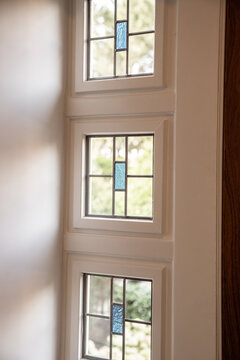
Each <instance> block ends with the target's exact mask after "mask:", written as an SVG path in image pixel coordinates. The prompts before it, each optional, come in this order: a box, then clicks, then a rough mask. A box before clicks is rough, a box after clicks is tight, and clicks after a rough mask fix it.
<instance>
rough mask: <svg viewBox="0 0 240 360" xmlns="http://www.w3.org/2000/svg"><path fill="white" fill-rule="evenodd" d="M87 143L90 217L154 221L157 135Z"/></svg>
mask: <svg viewBox="0 0 240 360" xmlns="http://www.w3.org/2000/svg"><path fill="white" fill-rule="evenodd" d="M86 140H87V141H86V144H87V151H86V153H87V161H86V164H87V166H86V216H96V217H97V216H101V217H114V218H133V219H134V218H137V219H147V220H150V219H152V213H153V177H154V176H153V170H154V169H153V134H134V135H98V136H87V138H86Z"/></svg>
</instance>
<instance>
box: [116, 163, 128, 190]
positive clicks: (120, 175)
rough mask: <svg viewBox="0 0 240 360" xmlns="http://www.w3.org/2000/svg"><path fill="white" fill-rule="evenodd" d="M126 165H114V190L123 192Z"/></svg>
mask: <svg viewBox="0 0 240 360" xmlns="http://www.w3.org/2000/svg"><path fill="white" fill-rule="evenodd" d="M125 174H126V164H125V163H115V179H114V180H115V190H125V187H126V184H125Z"/></svg>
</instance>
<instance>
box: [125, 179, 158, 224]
mask: <svg viewBox="0 0 240 360" xmlns="http://www.w3.org/2000/svg"><path fill="white" fill-rule="evenodd" d="M152 183H153V179H151V178H128V200H127V215H128V216H137V217H152V204H153V200H152Z"/></svg>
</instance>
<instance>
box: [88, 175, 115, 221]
mask: <svg viewBox="0 0 240 360" xmlns="http://www.w3.org/2000/svg"><path fill="white" fill-rule="evenodd" d="M89 214H91V215H112V178H101V177H96V178H90V179H89Z"/></svg>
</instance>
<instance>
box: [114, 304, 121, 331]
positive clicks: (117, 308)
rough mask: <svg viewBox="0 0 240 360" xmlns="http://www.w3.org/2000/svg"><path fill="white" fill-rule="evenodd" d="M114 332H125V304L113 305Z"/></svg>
mask: <svg viewBox="0 0 240 360" xmlns="http://www.w3.org/2000/svg"><path fill="white" fill-rule="evenodd" d="M112 332H113V333H115V334H120V335H122V333H123V305H116V304H113V305H112Z"/></svg>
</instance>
